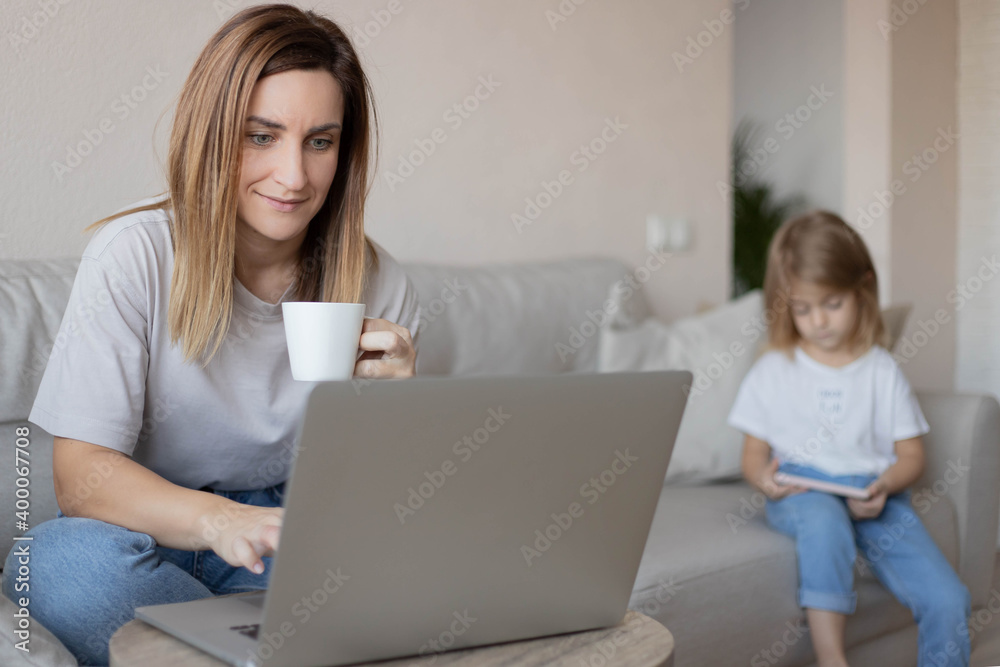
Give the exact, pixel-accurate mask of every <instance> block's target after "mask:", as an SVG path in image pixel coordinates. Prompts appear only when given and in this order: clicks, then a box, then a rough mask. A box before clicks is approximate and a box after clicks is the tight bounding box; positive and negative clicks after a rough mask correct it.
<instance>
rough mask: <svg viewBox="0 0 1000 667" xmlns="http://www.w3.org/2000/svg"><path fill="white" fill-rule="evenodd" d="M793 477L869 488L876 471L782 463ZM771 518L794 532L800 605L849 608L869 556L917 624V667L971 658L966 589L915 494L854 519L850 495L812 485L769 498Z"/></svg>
mask: <svg viewBox="0 0 1000 667" xmlns="http://www.w3.org/2000/svg"><path fill="white" fill-rule="evenodd" d="M778 469H779V470H780V471H782V472H787V473H789V474H793V475H800V476H803V477H810V478H813V479H822V480H826V481H830V482H837V483H839V484H847V485H849V486H857V487H861V488H864V487H866V486H868V485H869V484H871V483H872V482H873V481H874V480H875V477H876V476H875V475H842V476H833V475H827V474H826V473H823V472H821V471H819V470H816V469H815V468H810V467H807V466H802V465H796V464H791V463H784V464H782V465H781V466H780V467H779V468H778ZM766 507H767V509H766V514H767V520H768V522H769V523H770V524H771V526H773V527H774V528H775V529H777V530H778V531H780V532H782V533H785V534H786V535H789V536H791V537H793V538H795V549H796V553H797V556H798V562H799V605H800V606H802V607H807V608H811V609H824V610H827V611H833V612H838V613H841V614H852V613H854V608H855V606H856V604H857V594H856V593H855V592H854V561H855V558H856V557H857V555H858V552H859V551H860V553H861V554H862V555H863V556H864V558H865V561H866V563H867V565H869V566H870V567H871V569H872V571H873V572H874V573H875V576H876V577H878V579H879V581H881V582H882V584H883V585H884V586H885V587H886V588H887V589H888V590H889V592H891V593H892V594H893V595H894V596H895V597H896V599H897V600H899V601H900V602H901V603H902V604H904V605H905V606H906V607H907V608H908V609H909V610H910V611H911V612H913V617H914V619H915V620H916V622H917V628H918V631H919V637H920V638H919V646H918V648H919V658H918V663H917V664H918V666H919V667H930V666H931V665H933V666H934V667H938V666H944V665H947V666H948V667H951V666H953V665H954V666H958V665H961V666H963V667H966V666H967V665H968V664H969V631H968V625H967V623H968V619H969V614H970V613H971V610H970V597H969V591H968V589H967V588H966V587H965V585H964V584H963V583H962V582H961V580H960V579H959V578H958V575H957V574H955V570H954V569H953V568H952V567H951V564H950V563H948V560H947V559H946V558H945V557H944V554H942V553H941V550H940V549H938V547H937V544H935V543H934V540H933V539H932V538H931V536H930V535H929V534H928V532H927V530H926V529H925V528H924V525H923V523H922V522H921V521H920V517H919V516H917V513H916V512H915V511H914V510H913V507H912V506H911V504H910V492H909V491H904V492H902V493H898V494H895V495H892V496H889V498H888V499H887V500H886V503H885V509H883V510H882V514H880V515H879V516H878V517H876V518H874V519H853V518H851V515H850V514H849V512H848V507H847V502H846V499H845V498H843V497H841V496H835V495H831V494H829V493H823V492H820V491H807V492H805V493H800V494H796V495H791V496H786V497H785V498H783V499H781V500H777V501H772V500H768V501H767V506H766Z"/></svg>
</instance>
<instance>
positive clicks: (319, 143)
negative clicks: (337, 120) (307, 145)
mask: <svg viewBox="0 0 1000 667" xmlns="http://www.w3.org/2000/svg"><path fill="white" fill-rule="evenodd" d="M332 145H333V142H332V141H330V140H329V139H313V140H312V146H313V148H315V149H316V150H318V151H325V150H327V149H328V148H330V146H332Z"/></svg>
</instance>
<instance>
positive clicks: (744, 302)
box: [598, 290, 766, 481]
mask: <svg viewBox="0 0 1000 667" xmlns="http://www.w3.org/2000/svg"><path fill="white" fill-rule="evenodd" d="M762 304H763V301H762V299H761V292H760V290H754V291H752V292H750V293H748V294H746V295H744V296H742V297H740V298H739V299H736V300H735V301H730V302H728V303H725V304H723V305H721V306H719V307H718V308H713V309H712V310H710V311H708V312H706V313H702V314H699V315H695V316H692V317H686V318H684V319H681V320H678V321H676V322H674V323H673V324H669V325H667V324H664V323H663V322H660V321H659V320H656V319H653V318H649V319H646V320H645V321H643V322H640V323H638V325H636V326H632V327H628V326H619V325H618V323H617V322H615V323H609V324H608V325H606V326H605V327H604V328H603V329H602V330H601V339H600V346H599V355H598V370H599V371H601V372H613V371H636V370H639V371H657V370H675V369H677V370H688V371H691V372H692V373H693V374H694V377H693V380H692V386H691V387H690V391H689V393H688V402H687V407H686V408H685V409H684V418H683V419H682V420H681V427H680V431H678V433H677V441H676V443H675V444H674V453H673V455H672V456H671V458H670V467H669V468H668V469H667V476H666V480H667V481H677V480H698V481H708V480H717V479H732V478H734V477H737V476H738V475H739V473H740V451H741V444H742V442H743V436H742V434H741V433H739V432H738V431H737V430H736V429H734V428H732V427H731V426H729V424H727V423H726V417H727V416H728V414H729V409H730V407H731V406H732V404H733V401H734V400H735V399H736V393H737V391H739V388H740V383H741V382H742V381H743V378H744V377H745V376H746V374H747V373H748V372H749V371H750V367H751V366H753V363H754V361H755V360H756V358H757V351H758V347H759V346H760V344H761V342H762V341H763V340H764V339H765V337H766V334H765V333H763V330H762V327H763V326H764V325H763V323H762V322H761V321H760V319H759V316H760V314H761V310H762ZM755 318H756V321H757V322H758V324H759V326H755V325H754V322H755Z"/></svg>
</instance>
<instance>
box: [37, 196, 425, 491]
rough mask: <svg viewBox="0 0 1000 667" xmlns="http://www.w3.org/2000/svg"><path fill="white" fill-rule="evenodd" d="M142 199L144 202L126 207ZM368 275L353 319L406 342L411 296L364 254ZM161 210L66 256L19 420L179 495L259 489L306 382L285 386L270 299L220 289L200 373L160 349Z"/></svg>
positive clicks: (165, 299)
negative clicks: (222, 334)
mask: <svg viewBox="0 0 1000 667" xmlns="http://www.w3.org/2000/svg"><path fill="white" fill-rule="evenodd" d="M152 201H155V199H148V200H143V201H142V202H139V203H140V204H143V203H148V202H152ZM376 250H377V253H378V257H379V271H378V273H377V274H376V275H372V276H371V277H370V281H369V283H368V287H367V289H366V291H365V293H364V295H363V302H364V303H365V304H366V306H367V307H366V311H365V315H366V316H368V317H375V318H383V319H387V320H389V321H391V322H395V323H397V324H399V325H401V326H403V327H405V328H407V329H409V331H410V335H411V336H412V337H413V339H414V344H416V338H417V330H418V327H419V320H420V308H419V304H418V300H417V293H416V290H415V289H414V287H413V284H412V283H411V282H410V281H409V279H408V278H407V276H406V274H405V272H404V271H403V269H402V268H401V267H400V266H399V264H398V263H397V262H396V261H395V260H394V259H393V258H392V257H391V256H390V255H389V254H388V253H387V252H386V251H385V250H384V249H382V248H381V246H378V245H376ZM173 259H174V256H173V249H172V246H171V243H170V229H169V226H168V218H167V212H166V211H165V210H163V209H160V210H156V211H142V212H139V213H132V214H130V215H127V216H123V217H121V218H118V219H117V220H113V221H111V222H109V223H107V224H105V225H104V226H103V227H101V228H100V229H98V231H97V232H96V233H95V234H94V236H93V237H92V238H91V240H90V242H89V243H88V245H87V248H86V250H85V251H84V253H83V257H82V258H81V260H80V268H79V270H78V272H77V275H76V278H75V280H74V283H73V288H72V291H71V293H70V298H69V303H68V304H67V307H66V311H65V313H64V315H63V319H62V322H61V324H60V327H59V333H58V335H57V338H56V341H55V344H54V346H53V349H52V353H51V355H50V357H49V361H48V364H47V365H46V367H45V372H44V374H43V376H42V380H41V384H40V386H39V388H38V394H37V395H36V397H35V402H34V405H33V406H32V409H31V413H30V415H29V416H28V419H29V421H31V422H33V423H34V424H37V425H38V426H40V427H41V428H43V429H45V430H46V431H48V432H49V433H51V434H52V435H55V436H61V437H65V438H72V439H75V440H82V441H84V442H90V443H93V444H97V445H102V446H104V447H110V448H111V449H115V450H118V451H120V452H124V453H125V454H128V455H130V456H132V458H133V459H134V460H135V461H137V462H138V463H141V464H142V465H144V466H145V467H147V468H149V469H150V470H152V471H154V472H156V473H157V474H159V475H160V476H162V477H164V478H165V479H167V480H169V481H171V482H173V483H175V484H178V485H181V486H185V487H188V488H194V489H198V488H201V487H203V486H210V487H213V488H216V489H222V490H243V489H260V488H264V487H267V486H272V485H274V484H278V483H280V482H282V481H284V480H286V479H287V478H288V476H289V475H290V473H291V463H292V458H293V456H292V455H293V453H294V445H295V437H296V435H297V433H296V431H297V430H298V426H299V422H300V421H301V419H302V416H303V413H304V411H305V406H306V400H307V398H308V395H309V392H310V390H311V389H312V388H313V387H314V386H315V385H316V383H315V382H302V381H296V380H293V379H292V374H291V367H290V365H289V361H288V349H287V346H286V342H285V331H284V324H283V320H282V315H281V301H286V300H289V299H290V298H291V296H292V290H293V288H294V283H293V285H292V286H290V287H289V288H288V290H287V291H286V292H285V294H284V295H282V297H281V300H280V301H279V303H277V304H271V303H267V302H266V301H263V300H261V299H259V298H257V297H256V296H254V294H252V293H251V292H250V291H249V290H248V289H247V288H246V287H244V286H243V285H242V284H241V283H240V282H239V281H238V280H234V305H233V316H232V324H231V325H230V329H229V333H228V335H227V338H226V340H225V342H224V343H223V344H222V346H221V347H220V348H219V350H218V352H217V353H216V355H215V357H213V359H212V360H211V362H210V363H209V364H208V365H207V366H206V367H205V368H204V369H202V368H201V367H200V363H199V362H197V361H195V362H192V363H185V362H184V357H183V354H182V352H181V348H180V341H178V344H177V345H171V342H170V334H169V331H168V326H167V306H168V303H169V295H170V279H171V274H172V271H173Z"/></svg>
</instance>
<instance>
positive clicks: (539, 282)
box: [0, 257, 1000, 667]
mask: <svg viewBox="0 0 1000 667" xmlns="http://www.w3.org/2000/svg"><path fill="white" fill-rule="evenodd" d="M78 262H79V260H78V258H58V259H49V260H6V261H0V430H2V433H3V434H4V435H3V438H2V444H0V456H3V457H4V458H5V460H7V461H8V462H12V461H13V460H14V453H13V451H12V450H13V448H14V446H15V429H17V428H19V427H24V426H26V425H27V422H26V417H27V415H28V412H29V410H30V408H31V404H32V401H33V398H34V395H35V392H36V391H37V388H38V383H39V381H40V379H41V373H42V371H43V370H44V367H45V363H46V360H47V358H48V353H49V351H50V350H51V348H52V345H53V340H54V338H55V335H56V333H57V330H58V327H59V323H60V321H61V319H62V313H63V310H64V309H65V305H66V302H67V300H68V297H69V291H70V288H71V286H72V283H73V278H74V276H75V273H76V267H77V265H78ZM404 268H405V269H406V270H407V272H408V274H409V275H410V278H411V280H412V281H413V283H414V285H415V286H416V289H417V291H418V292H419V294H420V299H421V303H422V311H423V322H422V324H421V327H420V332H419V336H418V358H417V372H418V374H420V375H474V374H515V373H540V372H544V373H594V372H601V371H603V370H608V368H607V366H606V364H603V363H602V354H603V350H604V348H603V347H602V340H603V341H605V342H606V341H607V340H609V339H611V333H612V328H614V327H617V328H618V333H619V334H621V331H622V330H623V329H628V328H629V327H631V329H629V331H632V332H639V329H640V328H641V327H642V326H647V327H648V326H658V327H663V326H666V325H665V324H664V323H656V322H655V321H654V320H652V318H650V316H649V308H648V304H647V303H646V301H645V299H644V297H643V296H642V292H641V289H638V290H635V292H634V293H629V294H628V296H627V298H623V293H622V291H621V290H620V289H618V290H616V289H615V288H616V287H617V288H620V287H621V284H622V280H623V278H625V277H626V276H630V275H637V274H635V273H634V272H633V270H632V269H630V267H628V266H626V265H624V264H622V263H621V262H619V261H617V260H614V259H609V258H601V257H594V258H579V259H566V260H559V261H552V262H535V263H523V264H495V265H487V266H479V267H462V266H437V265H429V264H412V263H411V264H406V263H404ZM647 278H648V275H647ZM746 303H749V302H746ZM746 303H744V305H743V306H742V307H744V308H745V307H746ZM751 305H752V304H751ZM726 308H727V304H721V305H720V306H719V307H718V308H717V309H716V312H722V313H723V314H724V309H726ZM712 316H713V313H711V312H710V313H707V314H705V315H704V317H712ZM716 316H717V317H722V316H719V315H716ZM695 317H702V316H695ZM588 323H589V324H588ZM690 331H694V332H695V334H691V335H690V336H689V338H690V339H691V340H689V341H688V342H689V343H690V344H692V345H695V344H698V342H699V339H700V335H699V334H697V332H698V331H700V329H698V328H697V327H694V328H692V329H690ZM630 335H631V334H630ZM635 335H640V334H639V333H636V334H635ZM720 352H721V353H724V351H722V350H720V351H719V352H716V353H715V354H719V353H720ZM716 358H720V357H716ZM678 359H679V361H676V362H674V361H670V362H669V363H668V364H667V365H670V364H673V365H675V366H684V365H685V364H687V365H688V366H690V363H689V362H690V359H688V361H687V362H686V361H685V359H687V357H684V356H683V355H682V356H681V357H679V358H678ZM626 363H634V364H635V365H637V366H638V367H637V368H636V370H643V369H648V368H649V365H648V360H646V361H645V362H643V361H642V360H636V361H634V362H626ZM643 364H645V366H643ZM688 370H693V369H692V368H690V367H689V368H688ZM734 374H735V375H736V376H734ZM729 380H730V381H731V382H732V381H735V382H737V383H738V380H739V377H738V373H737V371H736V370H731V371H730V378H729ZM918 400H919V402H920V404H921V406H922V408H923V410H924V413H925V415H926V417H927V420H928V422H929V423H930V425H931V433H930V434H929V435H928V436H926V438H925V443H926V447H927V452H928V465H927V470H926V473H925V474H924V476H923V479H922V480H921V481H920V483H918V484H917V485H916V488H915V490H914V506H915V507H916V508H917V509H918V511H919V513H920V515H921V518H922V520H923V521H924V522H925V524H926V525H927V526H928V529H929V530H930V532H931V534H932V535H933V537H934V539H935V540H936V542H937V543H938V545H939V546H940V547H941V548H942V550H943V552H944V553H945V555H946V556H947V558H948V559H949V560H950V562H951V563H952V564H953V566H955V568H956V569H957V571H958V572H959V574H960V576H961V578H962V580H963V581H964V582H965V584H966V585H967V586H968V587H969V590H970V592H971V594H972V603H973V609H974V616H973V619H974V623H973V628H974V631H975V632H974V648H975V647H976V643H975V642H976V641H977V640H979V639H980V634H981V635H982V636H986V634H987V632H988V631H989V630H990V627H991V626H990V624H989V620H992V617H993V615H995V613H996V611H1000V608H998V607H996V606H995V605H996V603H997V601H998V600H1000V593H996V591H995V590H994V591H991V585H992V581H993V579H992V578H993V566H994V560H995V557H996V551H997V549H996V544H997V523H998V505H1000V405H998V403H997V401H996V400H995V399H994V398H993V397H991V396H985V395H973V394H965V395H963V394H957V393H950V392H918ZM705 407H713V409H715V410H716V412H718V410H719V409H720V408H721V409H722V410H723V411H724V410H725V409H726V406H725V405H721V406H720V405H715V406H709V405H708V404H705V405H702V406H699V408H698V409H697V410H691V411H690V413H686V414H685V420H686V422H685V423H686V424H687V423H688V422H691V424H690V428H689V430H692V431H693V430H695V429H697V428H699V427H700V426H706V427H711V428H715V429H719V428H722V429H725V428H726V427H725V426H724V424H723V425H720V424H718V423H713V424H705V425H700V424H695V423H694V422H695V421H697V420H707V419H708V417H707V416H705V415H707V414H708V413H707V412H705V409H704V408H705ZM683 428H684V427H683V426H682V430H683ZM706 432H711V431H706ZM622 437H623V439H624V438H627V437H628V436H627V434H624V433H623V434H622ZM692 442H694V443H695V444H694V445H685V447H687V449H688V450H689V451H675V458H676V460H677V462H678V464H679V465H680V464H681V463H683V462H684V461H697V459H698V456H699V455H700V454H701V453H703V452H701V451H699V448H700V447H701V446H702V445H699V444H698V441H692ZM679 444H680V443H679ZM30 447H31V451H32V462H31V486H30V488H31V496H30V501H31V508H30V512H31V514H30V522H31V524H32V525H36V524H38V523H40V522H42V521H45V520H48V519H51V518H54V517H55V515H56V502H55V497H54V493H53V488H52V471H51V456H52V437H51V435H49V434H46V433H44V432H41V431H39V429H37V428H36V427H34V426H31V445H30ZM727 456H728V457H729V460H730V461H731V460H732V457H733V456H737V454H736V453H735V452H728V454H727ZM713 460H714V458H713ZM672 467H673V464H672ZM695 467H697V466H695ZM730 468H731V465H730ZM14 475H15V472H14V469H13V466H12V465H10V463H8V464H7V465H4V466H0V494H2V496H3V501H2V507H3V508H4V511H3V513H2V515H0V544H3V545H11V544H13V542H12V538H13V536H14V535H15V534H19V533H20V532H22V531H16V530H15V526H14V521H15V517H14V512H13V508H14V502H15V496H14V493H15V485H14ZM761 506H762V498H761V497H760V495H759V494H757V493H755V492H754V491H753V490H752V489H751V488H750V487H749V486H747V485H746V484H745V483H744V482H742V481H739V480H738V479H734V475H733V474H732V470H731V469H730V470H728V471H723V474H719V475H715V476H710V478H709V479H705V478H701V479H698V478H697V476H691V475H688V476H686V477H683V476H682V477H680V478H678V477H677V476H676V475H675V476H673V477H671V475H669V474H668V479H667V481H666V483H665V484H664V487H663V490H662V493H661V495H660V498H659V501H658V506H657V510H656V514H655V517H654V520H653V525H652V528H651V531H650V534H649V538H648V540H647V544H646V547H645V552H644V555H643V558H642V563H641V565H640V568H639V572H638V576H637V579H636V582H635V587H634V590H633V594H632V598H631V602H630V605H629V606H630V608H632V609H636V610H639V611H642V612H643V613H645V614H646V615H648V616H650V617H652V618H654V619H656V620H657V621H659V622H661V623H662V624H663V625H665V626H666V627H667V628H669V629H670V631H671V632H672V633H673V635H674V638H675V641H676V646H677V648H676V652H675V657H674V661H675V664H676V665H677V666H678V667H685V666H695V665H698V666H702V665H712V666H716V665H738V664H750V665H753V666H758V665H787V666H789V667H792V666H799V665H811V664H813V662H814V656H813V653H812V649H811V644H810V642H809V640H808V629H807V627H806V626H805V622H804V620H805V616H804V613H803V611H802V610H801V609H800V608H799V607H798V606H797V604H796V586H797V581H796V557H795V550H794V545H793V542H792V540H790V539H788V538H786V537H784V536H782V535H779V534H778V533H775V532H774V531H772V530H770V529H769V528H768V527H767V525H766V524H765V521H764V518H763V512H762V509H761ZM7 548H9V547H8V546H4V549H7ZM2 576H12V573H2ZM856 579H857V590H858V594H859V603H858V611H857V613H856V614H855V615H854V616H852V617H851V618H850V619H849V621H848V624H847V630H846V642H847V645H848V647H849V653H848V656H849V659H850V660H851V661H852V664H854V665H862V666H863V665H875V664H877V665H880V666H881V665H886V666H892V665H899V666H903V665H915V664H916V645H917V643H916V636H917V633H916V626H915V624H914V623H913V619H912V617H911V616H910V614H909V612H908V611H907V610H906V609H905V608H904V607H903V606H901V605H900V604H899V603H897V602H896V601H895V600H894V599H893V598H892V597H891V595H889V594H888V593H887V592H886V591H885V589H883V588H882V587H881V585H880V584H879V583H878V582H877V581H876V580H875V579H874V578H873V576H872V575H871V573H870V572H869V571H868V570H867V568H865V567H864V564H863V563H862V562H860V561H859V563H858V576H857V578H856ZM0 603H2V604H4V605H6V606H5V607H4V608H3V609H0V632H2V636H0V664H4V665H7V664H37V665H74V664H76V663H75V661H74V660H73V659H72V656H70V655H69V653H68V652H67V651H66V650H65V648H64V647H62V645H61V644H60V643H59V642H58V640H56V639H55V638H53V637H52V636H51V634H49V633H47V631H46V630H45V629H44V628H41V627H40V626H38V625H37V624H34V625H33V626H32V644H31V646H32V654H31V655H30V656H28V655H25V654H23V653H22V652H19V651H16V650H15V649H14V648H13V647H12V645H11V638H12V637H13V631H14V628H12V627H10V626H11V624H12V623H13V622H15V621H14V617H13V610H14V607H13V606H12V603H10V602H9V601H6V600H3V599H0ZM977 611H978V612H980V615H979V616H978V617H977V616H976V615H975V614H976V612H977ZM982 612H986V616H984V615H983V613H982ZM987 616H988V618H987ZM976 619H978V622H979V623H980V624H981V625H982V628H980V626H979V625H976ZM996 625H997V626H1000V623H997V624H996ZM974 655H976V656H977V657H976V659H977V660H980V663H979V664H1000V659H998V660H996V661H990V657H985V656H979V655H977V654H974ZM18 661H20V662H18ZM611 663H612V664H613V663H614V661H613V660H611ZM974 663H975V661H974Z"/></svg>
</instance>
